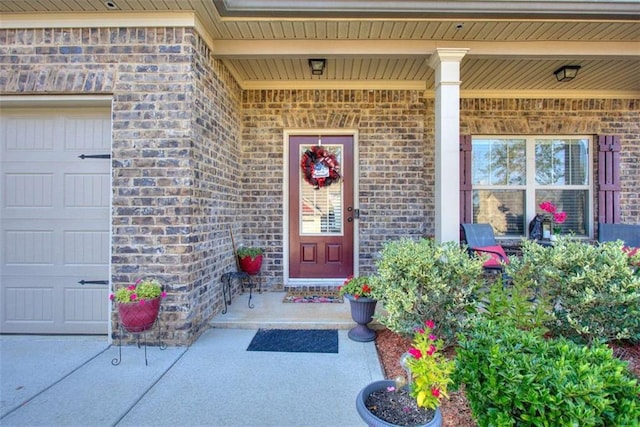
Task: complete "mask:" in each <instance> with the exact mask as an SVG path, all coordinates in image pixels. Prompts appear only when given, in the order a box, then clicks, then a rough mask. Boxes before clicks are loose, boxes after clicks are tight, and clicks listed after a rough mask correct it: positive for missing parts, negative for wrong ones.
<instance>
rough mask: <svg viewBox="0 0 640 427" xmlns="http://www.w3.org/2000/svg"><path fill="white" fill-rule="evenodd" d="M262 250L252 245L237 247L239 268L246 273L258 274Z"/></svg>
mask: <svg viewBox="0 0 640 427" xmlns="http://www.w3.org/2000/svg"><path fill="white" fill-rule="evenodd" d="M263 255H264V250H263V249H262V248H257V247H253V246H241V247H239V248H238V262H239V267H240V270H242V271H244V272H245V273H247V274H250V275H254V274H258V272H259V271H260V268H261V267H262V258H263Z"/></svg>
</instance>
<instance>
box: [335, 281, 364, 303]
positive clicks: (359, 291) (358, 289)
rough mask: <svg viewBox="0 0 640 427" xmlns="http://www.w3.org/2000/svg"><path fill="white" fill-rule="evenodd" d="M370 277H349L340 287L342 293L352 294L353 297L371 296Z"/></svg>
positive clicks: (339, 290)
mask: <svg viewBox="0 0 640 427" xmlns="http://www.w3.org/2000/svg"><path fill="white" fill-rule="evenodd" d="M369 281H370V278H369V277H367V276H360V277H353V276H349V277H347V280H345V281H344V283H343V285H342V286H340V287H339V288H338V292H339V293H340V295H344V294H350V295H353V298H355V299H358V298H371V286H370V285H369Z"/></svg>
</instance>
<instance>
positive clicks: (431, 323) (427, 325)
mask: <svg viewBox="0 0 640 427" xmlns="http://www.w3.org/2000/svg"><path fill="white" fill-rule="evenodd" d="M424 325H425V326H426V327H427V328H429V329H433V328H435V327H436V324H435V323H434V322H433V320H427V321H426V322H424Z"/></svg>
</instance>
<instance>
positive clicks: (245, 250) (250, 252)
mask: <svg viewBox="0 0 640 427" xmlns="http://www.w3.org/2000/svg"><path fill="white" fill-rule="evenodd" d="M237 253H238V258H240V259H242V258H245V257H250V258H251V259H252V260H253V259H255V258H256V257H258V255H263V254H264V249H262V248H257V247H253V246H240V247H239V248H238V252H237Z"/></svg>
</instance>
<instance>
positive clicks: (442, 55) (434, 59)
mask: <svg viewBox="0 0 640 427" xmlns="http://www.w3.org/2000/svg"><path fill="white" fill-rule="evenodd" d="M467 52H469V49H461V48H447V47H439V48H437V49H436V51H435V52H434V53H433V54H432V55H431V57H430V58H429V60H428V62H427V63H428V64H429V67H431V68H433V69H437V68H438V65H440V64H442V63H443V62H458V63H459V62H460V61H462V58H464V56H465V55H466V54H467Z"/></svg>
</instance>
